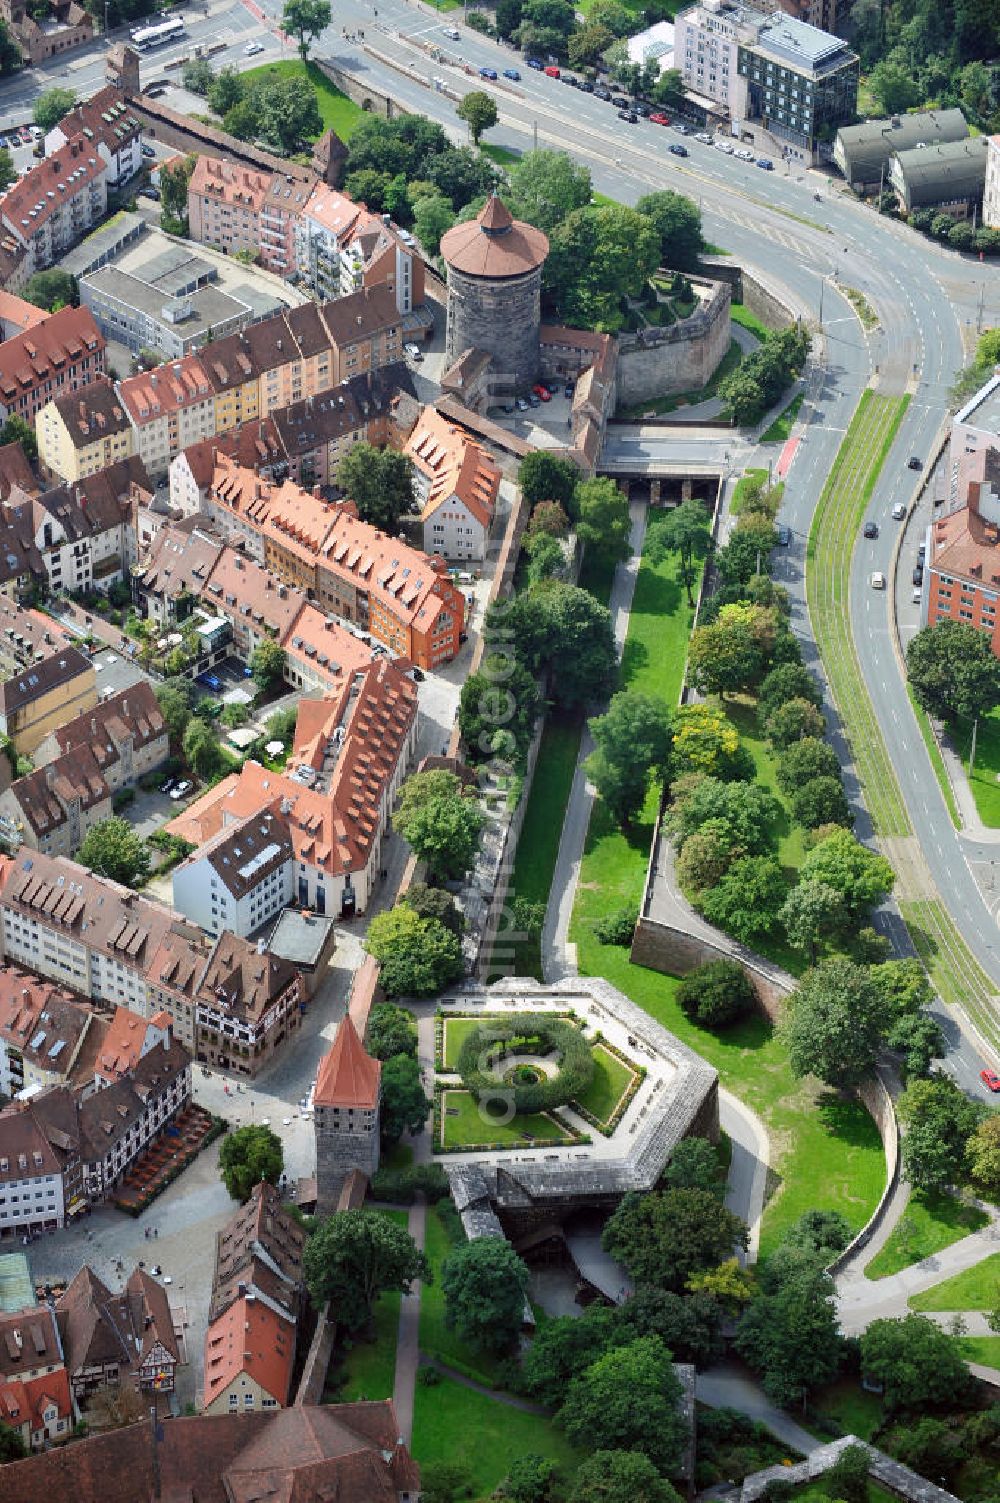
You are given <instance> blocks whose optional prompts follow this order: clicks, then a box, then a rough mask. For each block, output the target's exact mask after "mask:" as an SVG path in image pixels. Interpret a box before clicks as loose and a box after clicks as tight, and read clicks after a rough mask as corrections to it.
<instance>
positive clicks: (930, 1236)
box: [865, 1190, 989, 1310]
mask: <svg viewBox="0 0 1000 1503" xmlns="http://www.w3.org/2000/svg"><path fill="white" fill-rule="evenodd" d="M988 1220H989V1217H988V1216H987V1215H986V1213H985V1211H980V1210H979V1208H978V1207H977V1206H970V1205H965V1204H964V1203H963V1202H962V1201H960V1200H957V1199H956V1198H955V1196H954V1195H946V1194H933V1195H924V1194H922V1193H921V1192H920V1191H919V1190H915V1191H914V1192H913V1194H912V1195H911V1196H910V1199H909V1202H908V1204H907V1207H906V1211H905V1213H904V1214H903V1216H902V1217H901V1218H900V1220H899V1222H898V1223H897V1225H896V1227H895V1228H894V1230H893V1232H892V1235H891V1236H890V1238H889V1240H888V1242H886V1244H885V1246H884V1247H883V1248H881V1249H880V1251H879V1252H878V1253H877V1254H876V1256H875V1257H874V1258H873V1259H872V1260H871V1262H870V1263H869V1264H868V1266H867V1268H866V1269H865V1277H866V1278H869V1279H885V1278H888V1277H889V1275H890V1274H893V1273H899V1271H900V1269H902V1268H909V1267H910V1265H911V1264H912V1263H919V1262H920V1261H921V1260H922V1259H923V1258H929V1257H931V1256H932V1255H933V1254H934V1253H938V1252H941V1251H942V1249H943V1248H945V1247H950V1246H951V1244H952V1243H953V1242H960V1241H961V1240H962V1238H963V1237H967V1236H968V1235H969V1233H970V1232H978V1231H979V1229H980V1227H983V1226H985V1225H986V1223H987V1221H988ZM938 1287H940V1286H938ZM933 1292H935V1291H928V1293H933ZM925 1298H926V1295H923V1294H919V1295H915V1296H914V1300H917V1299H920V1300H922V1299H925ZM951 1308H952V1306H951V1305H926V1304H924V1305H916V1304H914V1309H921V1310H932V1309H933V1310H950V1309H951ZM954 1308H955V1309H958V1308H959V1307H958V1306H957V1305H956V1306H955V1307H954ZM969 1308H970V1309H978V1308H979V1306H978V1305H975V1306H970V1307H969Z"/></svg>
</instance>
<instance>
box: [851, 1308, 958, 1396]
mask: <svg viewBox="0 0 1000 1503" xmlns="http://www.w3.org/2000/svg"><path fill="white" fill-rule="evenodd" d="M861 1371H862V1372H863V1374H864V1375H865V1377H866V1378H869V1379H873V1380H874V1381H875V1382H877V1383H881V1384H882V1385H883V1389H884V1397H885V1402H886V1404H887V1405H888V1406H889V1408H890V1409H917V1408H919V1407H920V1406H921V1405H924V1404H953V1403H954V1402H955V1400H956V1399H957V1398H959V1397H960V1396H961V1395H962V1394H963V1393H965V1392H966V1391H967V1390H968V1388H969V1385H970V1381H971V1380H970V1377H969V1372H968V1369H967V1368H966V1366H965V1361H964V1358H963V1356H962V1351H961V1348H960V1347H959V1344H958V1341H957V1340H956V1338H955V1337H954V1336H952V1335H951V1334H950V1332H948V1331H943V1330H942V1329H941V1327H940V1326H939V1325H936V1324H935V1323H934V1321H932V1320H928V1319H927V1317H926V1316H925V1315H907V1316H905V1317H904V1318H903V1319H902V1320H873V1321H872V1323H871V1325H869V1327H868V1329H867V1330H866V1331H863V1332H862V1334H861Z"/></svg>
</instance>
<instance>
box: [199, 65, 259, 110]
mask: <svg viewBox="0 0 1000 1503" xmlns="http://www.w3.org/2000/svg"><path fill="white" fill-rule="evenodd" d="M199 61H200V59H199ZM209 71H211V70H209ZM199 92H200V91H199ZM207 93H208V102H209V104H210V105H211V107H212V110H213V112H214V113H215V114H216V115H223V116H225V115H228V114H229V111H230V110H232V109H235V107H236V106H237V105H238V104H242V103H243V100H244V99H245V97H246V93H247V89H246V85H245V84H244V82H243V79H242V77H241V76H240V74H239V73H237V71H236V69H235V68H232V67H230V68H223V69H222V70H221V72H220V73H219V74H218V75H217V76H216V77H215V78H213V79H211V81H210V82H209V84H208V89H207Z"/></svg>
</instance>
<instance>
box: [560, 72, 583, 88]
mask: <svg viewBox="0 0 1000 1503" xmlns="http://www.w3.org/2000/svg"><path fill="white" fill-rule="evenodd" d="M562 81H563V83H564V84H569V86H570V88H571V89H575V88H576V87H577V85H578V84H579V82H580V80H579V79H578V78H577V76H576V74H575V73H564V74H563V76H562Z"/></svg>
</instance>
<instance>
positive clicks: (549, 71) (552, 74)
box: [542, 66, 559, 78]
mask: <svg viewBox="0 0 1000 1503" xmlns="http://www.w3.org/2000/svg"><path fill="white" fill-rule="evenodd" d="M542 72H543V73H544V74H545V76H546V77H547V78H558V77H559V69H558V68H555V67H552V66H549V67H548V68H543V69H542Z"/></svg>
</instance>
